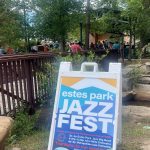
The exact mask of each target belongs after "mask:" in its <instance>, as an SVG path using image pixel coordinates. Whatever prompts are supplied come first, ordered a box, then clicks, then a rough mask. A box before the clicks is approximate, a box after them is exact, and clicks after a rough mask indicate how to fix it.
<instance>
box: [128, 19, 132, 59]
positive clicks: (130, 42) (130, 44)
mask: <svg viewBox="0 0 150 150" xmlns="http://www.w3.org/2000/svg"><path fill="white" fill-rule="evenodd" d="M129 25H130V41H129V54H128V60H131V48H132V21H131V18H129Z"/></svg>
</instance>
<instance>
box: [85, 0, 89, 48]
mask: <svg viewBox="0 0 150 150" xmlns="http://www.w3.org/2000/svg"><path fill="white" fill-rule="evenodd" d="M85 30H86V31H85V34H86V35H85V47H86V50H89V34H90V0H87V7H86V29H85Z"/></svg>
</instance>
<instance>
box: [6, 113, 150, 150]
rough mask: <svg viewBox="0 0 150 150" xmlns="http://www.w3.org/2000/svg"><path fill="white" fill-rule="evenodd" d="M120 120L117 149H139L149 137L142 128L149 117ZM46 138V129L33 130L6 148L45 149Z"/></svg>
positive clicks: (149, 131)
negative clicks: (120, 132)
mask: <svg viewBox="0 0 150 150" xmlns="http://www.w3.org/2000/svg"><path fill="white" fill-rule="evenodd" d="M122 121H123V128H122V144H121V145H120V146H118V149H117V150H141V149H140V147H141V145H142V143H143V141H144V140H145V139H149V137H150V130H149V129H144V128H143V127H144V126H148V125H150V118H140V120H136V118H134V119H133V116H130V115H124V114H123V118H122ZM11 138H12V136H11ZM48 139H49V131H48V130H35V131H32V132H30V134H27V135H24V136H21V137H20V138H19V139H18V138H17V140H12V141H13V142H11V143H8V144H7V146H6V150H11V149H12V148H13V147H18V148H21V150H47V146H48ZM9 140H10V139H9Z"/></svg>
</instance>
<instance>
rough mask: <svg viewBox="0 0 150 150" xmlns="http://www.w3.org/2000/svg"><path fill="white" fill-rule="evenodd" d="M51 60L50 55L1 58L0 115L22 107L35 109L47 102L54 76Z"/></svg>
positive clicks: (52, 57) (23, 55) (6, 56)
mask: <svg viewBox="0 0 150 150" xmlns="http://www.w3.org/2000/svg"><path fill="white" fill-rule="evenodd" d="M53 61H54V54H52V53H49V52H47V53H37V54H22V55H5V56H0V115H8V114H10V115H11V114H12V113H15V112H16V110H17V109H18V108H20V107H22V106H23V105H27V106H28V108H29V109H31V110H34V109H35V107H36V105H37V104H38V103H40V102H41V101H42V102H44V101H48V100H49V99H50V97H51V96H52V94H53V92H54V91H53V88H52V86H53V78H54V77H56V75H55V76H54V74H53V70H52V69H53V68H52V67H51V65H52V63H53ZM47 66H49V67H48V68H47Z"/></svg>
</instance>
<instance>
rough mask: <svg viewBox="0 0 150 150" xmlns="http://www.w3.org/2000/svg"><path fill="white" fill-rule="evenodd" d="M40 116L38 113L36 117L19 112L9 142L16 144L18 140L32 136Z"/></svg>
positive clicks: (22, 111)
mask: <svg viewBox="0 0 150 150" xmlns="http://www.w3.org/2000/svg"><path fill="white" fill-rule="evenodd" d="M38 114H39V113H38V112H37V113H36V114H35V115H32V116H29V115H28V113H27V112H25V111H24V110H21V111H19V112H17V114H16V117H15V119H14V124H13V127H12V131H11V135H10V137H9V140H8V141H9V142H10V143H15V142H16V140H20V139H21V138H23V137H24V136H26V135H30V134H32V133H33V131H34V125H35V122H36V120H37V117H38Z"/></svg>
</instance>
